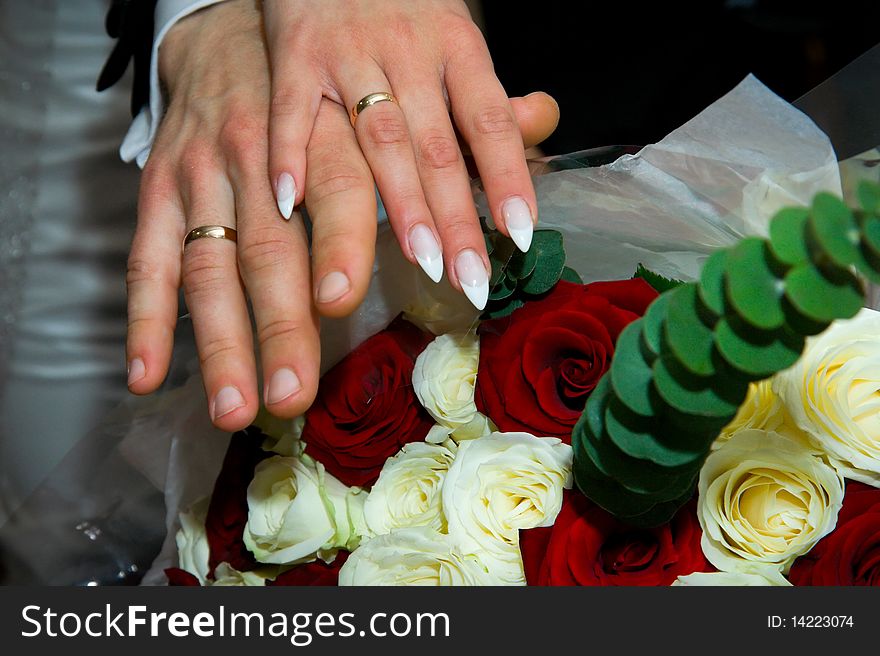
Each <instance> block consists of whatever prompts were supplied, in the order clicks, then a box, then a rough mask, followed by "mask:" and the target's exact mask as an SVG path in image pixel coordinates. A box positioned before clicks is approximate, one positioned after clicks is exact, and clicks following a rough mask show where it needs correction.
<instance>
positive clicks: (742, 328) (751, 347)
mask: <svg viewBox="0 0 880 656" xmlns="http://www.w3.org/2000/svg"><path fill="white" fill-rule="evenodd" d="M715 340H716V345H717V347H718V352H719V353H721V355H722V357H723V358H724V359H725V360H726V361H727V362H728V363H729V364H730V365H731V366H733V367H735V368H736V369H739V370H740V371H743V372H745V373H746V374H749V375H751V376H754V378H755V379H756V380H757V379H759V378H766V377H767V376H771V375H773V374H775V373H776V372H777V371H782V370H783V369H788V368H789V367H790V366H791V365H793V364H794V363H795V362H797V359H798V358H799V357H800V354H801V351H803V348H804V338H803V337H802V336H800V335H796V334H795V333H793V332H791V331H790V330H787V329H783V330H781V331H778V332H776V333H770V334H769V336H765V335H759V334H757V333H755V332H754V331H753V330H751V329H750V328H749V327H748V326H746V325H739V324H737V321H736V318H735V317H731V318H725V319H722V320H721V321H719V322H718V326H716V328H715Z"/></svg>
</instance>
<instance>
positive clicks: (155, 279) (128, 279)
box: [125, 254, 165, 288]
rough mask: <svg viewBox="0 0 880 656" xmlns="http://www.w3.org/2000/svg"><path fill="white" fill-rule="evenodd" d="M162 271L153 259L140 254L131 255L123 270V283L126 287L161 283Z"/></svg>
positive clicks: (162, 279) (162, 280)
mask: <svg viewBox="0 0 880 656" xmlns="http://www.w3.org/2000/svg"><path fill="white" fill-rule="evenodd" d="M164 280H165V276H164V272H163V271H162V269H161V267H160V266H159V265H158V264H157V263H156V261H155V260H151V259H150V258H147V257H142V256H140V255H134V254H133V255H131V256H130V257H129V258H128V264H127V267H126V270H125V284H126V286H127V287H128V288H131V287H137V286H139V285H142V284H144V283H146V284H151V283H153V284H161V283H163V282H164Z"/></svg>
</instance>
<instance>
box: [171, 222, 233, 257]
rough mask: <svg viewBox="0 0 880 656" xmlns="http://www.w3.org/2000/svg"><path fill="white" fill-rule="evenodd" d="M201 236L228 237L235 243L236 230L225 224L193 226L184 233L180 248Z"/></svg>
mask: <svg viewBox="0 0 880 656" xmlns="http://www.w3.org/2000/svg"><path fill="white" fill-rule="evenodd" d="M203 237H210V238H211V239H228V240H229V241H231V242H233V243H235V242H237V241H238V232H236V230H235V229H234V228H227V227H226V226H221V225H207V226H199V227H198V228H193V229H192V230H190V231H189V232H188V233H186V237H184V239H183V248H182V250H184V251H185V250H186V247H187V245H188V244H189V243H190V242H191V241H195V240H196V239H201V238H203Z"/></svg>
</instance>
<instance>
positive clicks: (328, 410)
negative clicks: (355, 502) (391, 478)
mask: <svg viewBox="0 0 880 656" xmlns="http://www.w3.org/2000/svg"><path fill="white" fill-rule="evenodd" d="M432 339H433V336H432V335H429V334H427V333H424V332H422V331H421V330H419V329H418V328H416V327H415V326H414V325H412V324H411V323H409V322H408V321H405V320H403V319H401V318H400V317H398V318H397V319H395V320H394V321H393V322H392V323H391V325H390V326H388V328H386V329H385V330H383V331H382V332H380V333H378V334H377V335H374V336H373V337H371V338H370V339H368V340H367V341H366V342H364V343H363V344H361V345H360V346H359V347H357V348H356V349H355V350H354V351H352V352H351V353H350V354H349V355H348V356H347V357H346V358H345V359H344V360H343V361H342V362H340V363H339V364H337V365H336V366H335V367H333V368H332V369H331V370H330V371H328V372H327V373H326V374H325V375H324V376H323V377H322V378H321V383H320V386H319V387H318V397H317V399H315V403H314V405H313V406H312V407H311V408H310V409H309V410H308V412H306V425H305V429H304V430H303V441H304V442H305V443H306V452H307V453H308V454H309V455H311V456H312V457H313V458H315V459H316V460H318V461H320V462H321V464H323V465H324V467H326V468H327V471H329V472H330V473H331V474H333V475H334V476H335V477H336V478H338V479H339V480H340V481H342V482H343V483H345V484H346V485H360V486H364V485H371V484H372V483H374V482H375V481H376V479H377V478H378V477H379V471H380V470H381V469H382V465H384V464H385V461H386V460H387V459H388V458H390V457H391V456H393V455H394V454H395V453H397V452H398V451H399V450H400V447H402V446H403V445H404V444H406V443H408V442H415V441H419V440H424V439H425V436H426V435H427V434H428V431H429V430H430V429H431V426H433V423H434V422H433V421H432V419H431V417H430V415H428V413H427V412H425V411H424V409H423V408H422V407H421V405H419V401H418V399H417V398H416V395H415V393H414V392H413V387H412V371H413V364H414V363H415V360H416V358H417V357H418V355H419V353H421V352H422V351H423V350H424V348H425V346H427V345H428V343H429V342H430V341H431V340H432Z"/></svg>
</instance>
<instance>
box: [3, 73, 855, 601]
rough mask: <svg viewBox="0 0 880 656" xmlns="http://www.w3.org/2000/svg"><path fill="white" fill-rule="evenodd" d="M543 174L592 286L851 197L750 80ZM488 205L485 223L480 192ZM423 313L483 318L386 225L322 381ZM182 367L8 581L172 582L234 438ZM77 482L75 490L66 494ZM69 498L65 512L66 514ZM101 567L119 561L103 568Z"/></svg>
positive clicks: (21, 539) (803, 121)
mask: <svg viewBox="0 0 880 656" xmlns="http://www.w3.org/2000/svg"><path fill="white" fill-rule="evenodd" d="M620 152H622V153H623V154H622V155H621V156H619V157H618V156H617V155H618V154H620ZM612 157H614V159H613V161H610V162H608V163H604V162H606V161H608V160H609V159H611V158H612ZM598 162H603V163H602V164H601V165H598V166H597V165H596V164H597V163H598ZM532 170H533V173H534V174H535V187H536V191H537V194H538V206H539V211H540V217H539V220H540V223H541V225H542V227H550V228H554V229H556V230H559V231H561V232H562V233H563V235H564V238H565V247H566V256H567V264H568V265H569V266H571V267H572V268H574V269H575V270H576V271H578V272H579V273H580V274H581V276H582V277H583V279H584V281H585V282H589V281H593V280H607V279H621V278H629V277H631V276H632V274H633V272H634V271H635V270H636V267H637V266H638V265H639V264H643V265H644V266H646V267H648V268H649V269H651V270H653V271H656V272H658V273H660V274H663V275H665V276H669V277H672V278H677V279H685V280H692V279H694V278H695V277H696V276H697V274H698V272H699V270H700V267H701V265H702V263H703V262H704V260H705V259H706V258H707V257H708V256H709V255H710V254H711V253H712V252H713V251H714V250H716V249H718V248H721V247H725V246H730V245H732V244H734V243H735V242H737V241H738V240H739V239H740V238H742V237H744V236H747V235H755V234H757V235H765V234H766V228H767V222H768V220H769V218H770V216H772V214H773V213H774V212H775V211H776V210H777V209H779V208H781V207H783V206H785V205H791V204H808V203H809V202H810V200H811V198H812V197H813V195H814V194H816V193H817V192H819V191H830V192H832V193H834V194H837V195H840V194H841V181H840V175H839V171H838V166H837V162H836V158H835V155H834V151H833V149H832V147H831V144H830V142H829V140H828V138H827V137H826V136H825V135H824V134H823V133H822V132H821V131H820V130H819V129H818V128H817V127H816V126H815V125H814V124H813V123H812V122H811V121H810V119H809V118H807V117H806V116H805V115H803V114H802V113H800V112H799V111H797V110H796V109H794V108H793V107H792V106H791V105H789V104H788V103H786V102H784V101H783V100H781V99H780V98H778V97H777V96H775V95H774V94H773V93H771V92H770V91H769V90H767V89H766V87H764V86H763V85H762V84H761V83H760V82H758V81H757V80H756V79H754V78H752V77H749V78H747V79H746V80H745V81H743V82H742V83H741V84H740V85H739V86H737V87H736V88H735V89H734V90H733V91H731V92H730V93H728V94H727V95H726V96H724V97H723V98H721V99H720V100H718V101H717V102H716V103H714V104H713V105H712V106H710V107H709V108H708V109H706V110H705V111H704V112H702V113H701V114H699V115H698V116H697V117H695V118H694V119H692V120H691V121H689V122H688V123H686V124H685V125H684V126H682V127H681V128H679V129H678V130H676V131H674V132H673V133H671V134H670V135H668V136H667V137H666V138H665V139H663V140H662V141H661V142H659V143H657V144H654V145H650V146H647V147H645V148H642V149H641V150H639V151H638V152H635V149H620V150H615V149H598V150H594V151H585V152H582V153H573V154H571V155H566V156H563V157H557V158H549V159H547V160H541V161H538V162H533V163H532ZM477 203H478V205H479V206H480V208H481V214H484V215H488V212H487V211H486V207H485V198H484V197H483V195H482V194H481V193H480V192H479V190H477ZM415 305H418V306H420V307H421V308H423V309H424V308H433V309H435V310H436V312H434V313H433V314H432V313H430V312H429V313H428V317H429V318H428V321H427V325H426V326H425V327H426V328H428V329H429V330H433V331H434V332H443V331H446V330H450V329H451V328H452V327H454V326H455V325H456V324H458V323H465V324H467V323H468V322H472V321H473V320H474V319H475V314H474V312H473V310H472V309H470V308H469V306H468V305H467V303H466V301H465V300H464V299H463V297H461V296H460V295H457V294H455V293H454V292H453V291H452V290H451V288H450V287H449V285H448V283H447V282H446V281H443V282H442V283H441V284H440V285H436V286H435V285H433V284H432V283H430V282H429V281H427V279H426V278H425V277H424V275H423V274H422V273H421V272H420V271H419V270H418V269H417V268H416V267H413V266H412V265H411V264H409V263H408V262H407V261H406V260H405V259H404V258H403V256H402V255H401V254H400V251H399V247H398V245H397V243H396V241H395V239H394V236H393V234H392V233H391V231H390V230H389V229H388V226H387V225H384V226H381V227H380V231H379V236H378V243H377V255H376V266H375V269H374V277H373V281H372V283H371V285H370V288H369V291H368V294H367V298H366V300H365V302H364V304H363V305H362V306H361V307H360V308H359V309H358V311H357V312H356V313H355V314H353V315H352V316H351V317H348V318H347V319H343V320H326V321H323V322H322V369H323V370H324V371H326V370H327V369H328V368H329V367H330V366H332V365H333V364H335V363H336V362H338V361H339V360H340V359H341V358H342V357H343V356H344V355H345V354H347V353H348V352H349V351H351V350H352V349H353V348H354V347H355V346H357V345H358V344H360V343H361V342H362V341H364V340H365V339H366V338H367V337H369V336H370V335H372V334H374V333H376V332H377V331H379V330H380V329H382V328H384V327H385V326H386V325H387V324H388V323H389V321H390V320H391V319H392V318H393V317H394V316H396V315H397V314H398V313H400V312H402V311H404V312H405V311H406V310H407V309H408V308H411V307H413V306H415ZM422 314H423V316H424V314H425V313H424V312H423V313H422ZM185 329H187V330H188V326H186V327H185ZM181 332H183V331H181V330H179V331H178V333H179V334H180V333H181ZM176 358H177V363H178V369H179V371H180V372H189V373H191V374H192V375H191V376H190V377H189V378H187V376H186V375H184V373H181V374H180V375H178V377H177V378H176V379H175V380H173V381H172V382H171V383H170V385H169V386H167V387H168V389H167V390H166V391H164V392H162V393H160V394H159V395H157V396H154V397H152V398H150V399H146V400H139V401H138V402H133V403H131V404H128V405H127V406H125V407H124V408H121V409H120V410H119V411H118V412H117V413H116V416H115V418H114V420H113V421H110V422H108V423H107V424H106V425H105V426H103V427H102V430H101V431H99V433H98V434H96V435H94V436H92V437H91V438H89V439H88V440H86V441H85V443H84V444H83V445H81V447H82V448H81V449H80V452H81V453H83V454H86V455H85V456H84V457H79V458H74V459H73V460H71V459H68V462H67V465H66V467H67V468H70V467H77V468H79V469H81V470H83V471H85V472H86V474H87V475H84V476H68V475H66V474H65V473H64V472H63V471H60V472H58V473H56V474H55V475H53V477H52V478H51V479H50V481H49V482H48V483H47V486H44V489H43V490H41V492H40V493H38V494H37V495H35V497H34V499H32V500H31V502H30V503H28V504H26V506H25V507H24V509H23V510H22V512H20V513H19V514H18V515H17V516H16V517H14V518H13V519H12V520H11V521H10V522H9V524H8V525H7V526H6V527H4V528H3V530H2V534H0V546H2V548H3V549H4V551H8V552H10V553H13V554H15V556H16V560H15V561H9V562H10V563H13V562H17V561H20V564H17V565H16V564H13V565H7V566H8V567H9V566H12V567H21V568H29V569H30V570H32V571H34V572H37V571H40V569H41V568H42V567H44V566H45V563H46V561H47V560H50V559H54V560H55V561H57V562H61V561H64V560H73V561H75V560H77V559H79V560H80V561H82V562H85V563H88V562H91V563H92V566H93V567H94V568H95V571H97V572H105V571H106V572H108V573H112V574H108V575H103V574H98V575H97V577H96V578H97V580H99V582H111V581H112V580H115V579H114V578H113V577H114V576H115V577H117V578H121V579H125V578H126V577H125V576H121V577H120V576H119V574H118V572H119V571H120V569H124V568H125V567H128V568H129V571H130V568H131V567H135V568H138V567H143V566H144V565H149V563H150V560H149V558H146V557H145V554H146V553H147V552H149V555H150V556H152V555H154V554H155V553H156V552H157V551H158V553H159V555H158V556H157V557H156V558H155V560H154V562H153V565H152V568H151V569H150V571H149V572H148V573H147V575H146V576H145V577H144V579H143V581H144V583H148V584H161V583H164V582H165V578H164V575H163V574H162V571H163V569H164V568H166V567H169V566H174V565H176V564H177V554H176V546H175V542H174V534H175V532H176V530H177V526H178V524H177V522H178V519H177V518H178V513H179V511H180V510H182V509H184V508H186V507H188V506H189V505H190V504H192V503H193V502H194V501H196V500H197V499H198V498H200V497H203V496H206V495H208V494H210V492H211V489H212V484H213V480H214V477H215V476H216V474H217V471H218V470H219V467H220V463H221V461H222V458H223V454H224V452H225V448H226V444H227V439H228V436H224V435H223V434H221V433H219V432H218V431H216V430H215V429H213V428H212V427H211V425H210V422H209V420H208V416H207V411H206V404H205V399H204V392H203V390H202V387H201V382H200V379H199V378H198V375H197V373H195V366H194V364H193V362H194V360H193V358H194V351H193V350H192V347H191V346H190V347H188V348H187V347H186V346H184V347H183V348H179V349H178V350H177V355H176ZM184 363H185V366H184ZM64 468H65V465H62V469H64ZM90 470H95V471H90ZM89 474H90V475H89ZM68 480H69V481H71V482H70V484H69V485H68V486H67V487H66V488H65V489H64V490H63V492H62V491H61V490H60V489H59V482H60V481H68ZM47 488H48V490H49V491H48V492H47ZM62 494H63V495H64V496H66V499H67V501H66V502H65V504H64V505H63V509H62V508H61V507H54V506H57V505H58V499H59V497H60V495H62ZM41 495H42V496H41ZM162 497H164V499H163V498H162ZM163 500H164V511H159V510H157V508H159V507H160V506H161V505H162V501H163ZM53 504H54V506H53ZM160 512H161V513H162V516H161V517H159V516H158V514H159V513H160ZM96 521H99V522H102V525H107V526H109V525H112V526H113V527H115V533H114V540H115V542H114V544H116V543H118V549H117V551H119V553H123V554H125V557H124V558H122V560H124V561H126V562H125V563H124V567H122V568H121V567H120V566H117V565H118V564H117V563H116V561H115V560H113V558H116V560H119V559H120V557H121V556H119V555H118V554H117V553H116V551H114V550H113V549H108V548H99V543H100V541H99V540H92V541H91V542H88V541H86V542H83V541H82V540H81V539H80V534H81V533H82V529H79V528H77V526H81V525H83V523H86V525H90V524H94V523H95V522H96ZM125 531H129V533H128V534H125ZM46 536H52V537H50V538H49V540H50V541H51V543H52V545H53V547H52V548H50V547H49V546H47V545H43V548H42V549H41V550H36V551H35V550H32V549H30V548H29V547H30V545H32V544H33V542H34V540H37V539H46ZM163 538H164V542H163ZM90 547H92V548H91V550H90ZM160 547H161V548H160ZM114 548H115V547H114ZM126 548H127V549H128V552H126V551H125V550H126ZM53 550H54V552H57V555H54V556H53V555H52V553H53ZM150 550H152V551H151V552H150ZM114 554H116V555H114ZM89 558H91V561H90V560H89ZM102 558H103V559H104V561H106V562H104V563H103V564H99V563H98V562H97V561H99V560H101V559H102ZM111 560H113V562H112V563H111V562H110V561H111ZM49 569H50V571H54V572H56V573H55V574H54V575H52V578H53V579H55V580H51V581H50V580H47V578H48V577H46V576H45V575H42V574H41V575H40V576H39V577H38V578H39V579H41V580H46V582H53V583H78V582H82V581H84V580H86V579H87V577H85V576H84V574H83V573H82V572H79V571H76V568H73V569H71V568H67V569H65V568H55V569H53V568H49ZM23 571H24V569H23ZM7 578H14V577H10V576H9V575H8V574H7Z"/></svg>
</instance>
